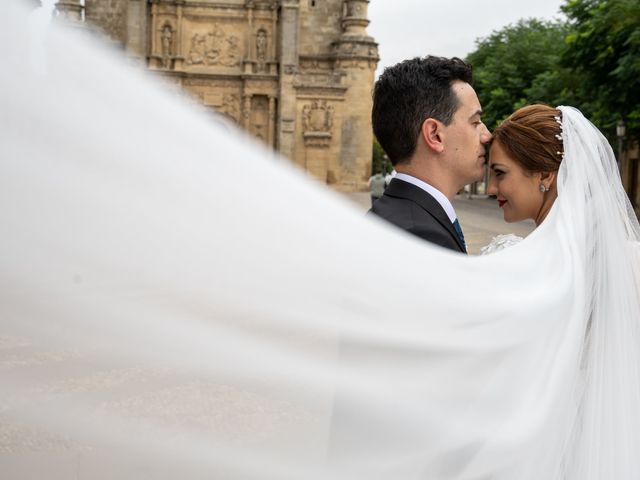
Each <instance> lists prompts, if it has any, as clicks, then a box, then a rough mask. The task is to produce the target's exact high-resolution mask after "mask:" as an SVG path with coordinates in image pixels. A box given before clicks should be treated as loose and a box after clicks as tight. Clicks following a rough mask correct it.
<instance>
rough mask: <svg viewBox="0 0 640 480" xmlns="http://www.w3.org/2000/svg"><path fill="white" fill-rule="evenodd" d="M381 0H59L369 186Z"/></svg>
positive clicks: (342, 184) (166, 71)
mask: <svg viewBox="0 0 640 480" xmlns="http://www.w3.org/2000/svg"><path fill="white" fill-rule="evenodd" d="M368 4H369V0H85V1H84V5H82V4H81V0H59V1H58V3H57V9H58V12H59V13H60V14H61V15H63V16H64V17H66V18H68V19H70V20H75V21H81V19H82V18H84V20H85V21H86V22H87V23H89V24H91V25H94V26H97V27H99V28H100V29H101V30H102V31H103V32H105V33H106V34H107V35H108V36H109V37H110V38H111V39H112V40H113V41H115V42H117V43H119V44H121V45H122V46H124V48H125V49H126V51H127V54H128V56H129V57H130V58H131V59H132V60H133V61H134V62H137V63H139V64H140V65H141V66H144V67H145V68H148V69H149V70H151V71H154V72H157V73H158V74H160V75H162V76H164V77H166V78H167V79H168V80H169V81H170V82H172V83H174V84H176V85H177V86H179V87H180V88H182V89H184V91H186V92H188V94H190V96H192V97H194V98H195V99H196V101H198V102H199V103H201V104H203V105H205V106H207V107H210V108H212V109H215V110H216V111H217V112H219V113H220V114H222V115H224V116H226V117H227V118H228V119H229V120H231V121H233V122H235V123H237V124H238V125H240V126H242V127H243V128H244V129H246V130H248V131H249V132H251V133H252V134H253V135H254V136H255V137H257V138H259V139H260V140H261V141H263V142H264V143H265V144H267V145H269V146H270V147H272V148H274V149H276V150H278V151H279V152H280V153H282V154H283V155H284V156H286V157H288V158H289V159H291V160H292V161H293V162H294V163H296V164H297V165H299V166H300V167H301V168H303V169H305V170H307V171H309V172H310V173H311V174H312V175H314V176H315V177H316V178H318V179H319V180H321V181H323V182H326V183H327V184H329V185H332V186H333V187H334V188H336V189H339V190H360V189H364V188H366V185H367V181H368V179H369V176H370V175H371V150H372V131H371V120H370V115H371V90H372V87H373V81H374V72H375V69H376V66H377V63H378V50H377V44H376V43H375V42H374V40H373V39H372V38H371V37H369V36H368V35H367V32H366V27H367V25H368V24H369V21H368V18H367V9H368Z"/></svg>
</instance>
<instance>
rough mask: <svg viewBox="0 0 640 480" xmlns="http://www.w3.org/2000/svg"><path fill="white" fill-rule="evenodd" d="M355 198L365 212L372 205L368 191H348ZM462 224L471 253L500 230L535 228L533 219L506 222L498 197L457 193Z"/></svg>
mask: <svg viewBox="0 0 640 480" xmlns="http://www.w3.org/2000/svg"><path fill="white" fill-rule="evenodd" d="M345 195H346V196H347V197H348V198H349V199H350V200H352V201H353V202H355V203H356V204H357V205H358V206H359V207H360V208H362V211H363V212H366V211H367V210H368V209H369V207H370V206H371V197H370V196H369V193H368V192H354V193H347V194H345ZM453 206H454V208H455V209H456V213H457V214H458V219H459V220H460V224H461V225H462V229H463V231H464V236H465V239H466V241H467V250H468V251H469V253H470V254H477V253H478V252H479V251H480V248H481V247H483V246H484V245H487V244H488V243H489V242H490V241H491V239H492V238H493V237H494V236H496V235H499V234H501V233H514V234H516V235H519V236H521V237H526V236H527V235H528V234H529V233H531V232H532V231H533V229H534V228H535V224H534V223H533V221H526V222H517V223H506V222H505V221H504V220H503V218H502V210H500V208H498V205H497V203H496V201H495V200H491V199H489V198H484V197H474V198H470V199H469V198H467V197H466V196H458V197H456V199H455V200H454V202H453Z"/></svg>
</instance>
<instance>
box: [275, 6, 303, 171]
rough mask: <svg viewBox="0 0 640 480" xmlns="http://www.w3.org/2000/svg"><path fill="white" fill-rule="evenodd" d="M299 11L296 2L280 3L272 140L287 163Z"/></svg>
mask: <svg viewBox="0 0 640 480" xmlns="http://www.w3.org/2000/svg"><path fill="white" fill-rule="evenodd" d="M299 10H300V2H299V0H282V2H281V4H280V31H279V35H278V49H279V54H278V57H279V67H280V69H279V70H280V71H279V74H280V75H279V80H280V83H279V91H278V98H279V107H280V108H279V110H280V111H279V115H278V121H277V135H276V138H277V149H278V150H279V151H280V153H282V155H284V156H285V157H288V158H290V159H291V160H294V159H295V132H296V92H295V88H294V86H293V80H294V75H295V73H296V72H297V69H298V21H299V20H298V17H299ZM285 45H286V48H285V47H284V46H285Z"/></svg>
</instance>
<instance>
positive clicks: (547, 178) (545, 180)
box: [540, 172, 558, 190]
mask: <svg viewBox="0 0 640 480" xmlns="http://www.w3.org/2000/svg"><path fill="white" fill-rule="evenodd" d="M557 173H558V172H540V183H541V184H542V185H544V186H545V187H546V189H547V190H550V189H551V187H555V186H556V177H557Z"/></svg>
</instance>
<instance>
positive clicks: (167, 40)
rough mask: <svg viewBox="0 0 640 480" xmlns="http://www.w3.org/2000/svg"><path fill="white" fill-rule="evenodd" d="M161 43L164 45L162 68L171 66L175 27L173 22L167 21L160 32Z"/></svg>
mask: <svg viewBox="0 0 640 480" xmlns="http://www.w3.org/2000/svg"><path fill="white" fill-rule="evenodd" d="M160 44H161V45H162V52H161V54H162V68H167V69H169V68H171V58H172V57H173V28H171V24H169V23H165V24H164V26H163V27H162V31H161V33H160Z"/></svg>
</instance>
